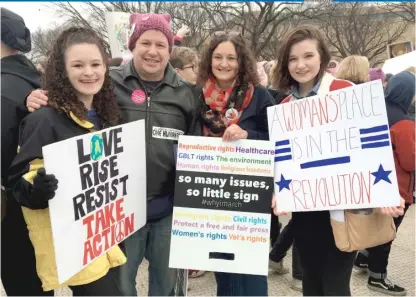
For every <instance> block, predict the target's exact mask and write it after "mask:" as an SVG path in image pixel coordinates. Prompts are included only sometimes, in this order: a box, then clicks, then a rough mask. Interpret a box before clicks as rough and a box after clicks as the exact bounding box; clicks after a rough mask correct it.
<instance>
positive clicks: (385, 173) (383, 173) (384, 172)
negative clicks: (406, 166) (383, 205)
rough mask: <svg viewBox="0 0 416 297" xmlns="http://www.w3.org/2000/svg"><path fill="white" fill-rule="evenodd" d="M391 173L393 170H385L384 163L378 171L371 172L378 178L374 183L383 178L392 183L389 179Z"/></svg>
mask: <svg viewBox="0 0 416 297" xmlns="http://www.w3.org/2000/svg"><path fill="white" fill-rule="evenodd" d="M390 173H391V170H384V168H383V165H381V164H380V166H379V167H378V170H377V171H376V172H371V174H372V175H374V176H375V178H376V179H375V181H374V185H375V184H376V183H378V182H379V181H381V180H384V181H385V182H388V183H390V184H391V181H390V179H389V174H390Z"/></svg>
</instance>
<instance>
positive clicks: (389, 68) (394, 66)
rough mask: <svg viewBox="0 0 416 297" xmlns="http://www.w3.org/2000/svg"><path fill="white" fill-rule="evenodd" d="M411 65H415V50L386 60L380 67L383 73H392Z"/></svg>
mask: <svg viewBox="0 0 416 297" xmlns="http://www.w3.org/2000/svg"><path fill="white" fill-rule="evenodd" d="M412 66H413V67H416V51H412V52H410V53H407V54H404V55H400V56H398V57H395V58H392V59H388V60H386V61H385V62H384V65H383V68H382V69H383V72H384V73H386V74H387V73H391V74H393V75H394V74H397V73H399V72H402V71H405V70H406V69H407V68H410V67H412Z"/></svg>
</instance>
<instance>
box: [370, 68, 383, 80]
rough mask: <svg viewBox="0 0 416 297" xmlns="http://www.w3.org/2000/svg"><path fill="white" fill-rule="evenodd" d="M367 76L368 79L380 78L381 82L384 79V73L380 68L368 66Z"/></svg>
mask: <svg viewBox="0 0 416 297" xmlns="http://www.w3.org/2000/svg"><path fill="white" fill-rule="evenodd" d="M368 78H369V80H370V81H373V80H377V79H381V81H382V82H383V81H384V79H385V75H384V72H383V70H382V69H381V68H370V72H369V73H368Z"/></svg>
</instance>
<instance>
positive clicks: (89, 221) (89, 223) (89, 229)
mask: <svg viewBox="0 0 416 297" xmlns="http://www.w3.org/2000/svg"><path fill="white" fill-rule="evenodd" d="M93 221H94V214H92V215H90V216H88V217H85V218H84V219H83V220H82V224H83V225H87V239H89V238H90V237H91V236H93V232H92V222H93Z"/></svg>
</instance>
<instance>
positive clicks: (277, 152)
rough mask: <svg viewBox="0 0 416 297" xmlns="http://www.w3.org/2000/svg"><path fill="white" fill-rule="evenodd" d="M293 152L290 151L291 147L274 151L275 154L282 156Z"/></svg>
mask: <svg viewBox="0 0 416 297" xmlns="http://www.w3.org/2000/svg"><path fill="white" fill-rule="evenodd" d="M291 151H292V150H291V149H290V147H285V148H281V149H277V150H275V151H274V153H275V154H276V155H277V154H282V153H290V152H291Z"/></svg>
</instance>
